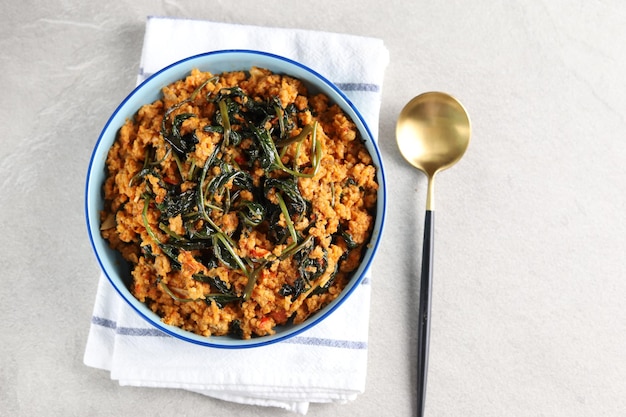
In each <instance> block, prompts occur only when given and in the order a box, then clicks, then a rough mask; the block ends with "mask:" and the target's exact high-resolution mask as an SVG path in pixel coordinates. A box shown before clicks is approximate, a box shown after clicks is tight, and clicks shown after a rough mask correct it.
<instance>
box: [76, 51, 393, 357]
mask: <svg viewBox="0 0 626 417" xmlns="http://www.w3.org/2000/svg"><path fill="white" fill-rule="evenodd" d="M252 66H257V67H261V68H266V69H269V70H270V71H272V72H275V73H280V74H287V75H290V76H293V77H295V78H298V79H300V80H301V81H303V82H304V83H305V84H306V85H307V87H308V88H309V92H310V93H317V92H322V93H324V94H326V95H327V96H328V97H329V98H330V100H331V101H332V102H335V103H337V104H339V106H340V107H341V108H342V109H343V111H344V112H345V113H346V114H347V115H348V116H350V118H351V119H352V120H353V121H354V123H355V124H356V126H357V128H358V130H359V132H360V134H361V137H362V138H363V139H364V140H365V144H366V147H367V150H368V151H369V153H370V155H371V156H372V159H373V161H374V165H375V166H376V167H377V181H378V184H379V191H378V204H377V207H376V220H375V224H374V229H373V234H372V237H371V240H370V244H369V245H368V247H367V250H366V251H365V254H364V257H363V260H362V262H361V265H360V266H359V268H358V269H357V270H356V271H355V273H354V276H353V277H352V279H351V280H350V282H349V284H348V285H347V287H346V288H345V289H344V290H343V291H342V293H341V294H340V295H339V296H338V297H337V298H336V299H335V300H334V301H333V302H332V303H330V304H329V305H328V306H326V307H325V308H323V309H322V310H320V311H319V312H318V313H317V314H315V315H314V316H312V317H310V318H309V319H308V320H306V321H305V322H304V323H301V324H299V325H285V326H279V327H277V328H276V334H274V335H272V336H264V337H257V338H253V339H250V340H240V339H236V338H233V337H230V336H213V337H204V336H200V335H197V334H194V333H191V332H188V331H185V330H182V329H180V328H178V327H174V326H170V325H167V324H165V323H163V322H162V321H161V319H160V318H159V317H158V316H157V315H156V314H155V313H153V312H152V311H151V310H150V309H149V308H148V307H147V306H146V305H145V304H143V303H141V302H139V301H138V300H137V299H136V298H135V297H134V296H133V295H132V294H131V293H130V291H129V289H128V284H127V283H129V282H130V272H129V268H128V266H127V263H126V261H124V260H123V258H122V257H121V256H120V254H119V253H118V252H117V251H114V250H112V249H111V248H110V247H109V245H108V242H107V241H105V240H104V239H103V238H102V236H101V234H100V216H99V213H100V211H101V210H102V208H103V196H102V184H103V182H104V179H105V176H106V170H105V161H106V157H107V153H108V152H109V148H110V147H111V145H112V144H113V142H114V141H115V139H116V135H117V132H118V130H119V128H120V127H121V126H122V125H123V124H124V122H125V121H126V119H127V118H131V117H132V116H133V115H134V114H135V113H136V112H137V110H138V109H139V108H140V107H141V106H142V105H144V104H148V103H152V102H154V101H155V100H157V99H159V98H160V97H161V88H162V87H164V86H166V85H168V84H171V83H173V82H174V81H176V80H179V79H182V78H184V77H185V76H186V75H188V74H189V72H190V71H191V70H192V69H193V68H198V69H200V70H201V71H210V72H212V73H214V74H217V73H222V72H227V71H237V70H247V69H249V68H250V67H252ZM85 211H86V216H87V229H88V232H89V237H90V239H91V243H92V246H93V250H94V252H95V254H96V257H97V259H98V262H99V263H100V266H101V268H102V270H103V271H104V273H105V275H106V276H107V278H108V279H109V281H110V282H111V284H112V285H113V287H115V289H116V290H117V292H118V293H119V295H120V296H121V297H122V298H123V299H124V300H125V301H126V302H127V303H128V304H129V305H130V306H131V307H132V308H133V309H134V310H135V311H136V312H137V314H139V315H140V316H141V317H143V318H144V319H145V320H147V321H148V322H149V323H151V324H152V325H153V326H154V327H156V328H158V329H160V330H161V331H163V332H165V333H167V334H169V335H171V336H174V337H176V338H179V339H182V340H185V341H188V342H192V343H196V344H200V345H204V346H210V347H219V348H246V347H255V346H263V345H267V344H270V343H274V342H278V341H281V340H285V339H287V338H289V337H292V336H294V335H296V334H298V333H300V332H302V331H304V330H306V329H308V328H311V327H312V326H315V325H316V324H317V323H319V322H320V321H321V320H323V319H324V318H326V317H327V316H328V315H330V314H331V313H332V312H333V311H335V310H336V309H337V308H338V307H339V306H340V305H341V304H342V303H343V302H344V301H345V300H346V299H347V298H348V297H349V296H350V294H352V292H353V291H354V289H355V288H356V287H357V286H358V285H359V284H360V283H361V281H362V280H363V277H364V275H365V273H366V272H367V270H368V268H369V267H370V264H371V263H372V259H373V257H374V254H375V253H376V250H377V248H378V243H379V241H380V238H381V234H382V229H383V223H384V218H385V211H386V188H385V176H384V171H383V166H382V161H381V157H380V153H379V150H378V148H377V146H376V143H375V142H374V140H373V138H372V134H371V132H370V130H369V128H368V127H367V125H366V123H365V121H364V120H363V118H362V116H361V115H360V114H359V111H358V110H357V108H356V107H355V106H354V105H353V104H352V103H351V102H350V100H349V99H348V98H347V97H346V96H345V95H344V94H343V93H342V92H341V91H340V90H339V88H337V87H336V86H335V85H334V84H333V83H331V82H330V81H329V80H327V79H326V78H324V77H323V76H322V75H320V74H318V73H317V72H315V71H313V70H311V69H310V68H307V67H306V66H304V65H302V64H300V63H298V62H295V61H292V60H290V59H287V58H284V57H280V56H277V55H272V54H268V53H264V52H258V51H248V50H225V51H215V52H209V53H205V54H201V55H196V56H192V57H189V58H186V59H183V60H181V61H179V62H176V63H174V64H172V65H170V66H168V67H166V68H164V69H162V70H161V71H159V72H157V73H155V74H154V75H152V76H151V77H149V78H148V79H147V80H145V81H144V82H143V83H142V84H141V85H139V86H138V87H137V88H135V89H134V90H133V91H132V92H131V93H130V94H129V95H128V96H127V97H126V98H125V99H124V101H122V103H121V104H120V105H119V106H118V108H117V109H116V110H115V111H114V112H113V115H112V116H111V117H110V118H109V120H108V121H107V123H106V125H105V126H104V129H103V130H102V133H101V134H100V137H99V138H98V141H97V142H96V145H95V148H94V151H93V154H92V157H91V161H90V163H89V169H88V172H87V183H86V190H85Z"/></svg>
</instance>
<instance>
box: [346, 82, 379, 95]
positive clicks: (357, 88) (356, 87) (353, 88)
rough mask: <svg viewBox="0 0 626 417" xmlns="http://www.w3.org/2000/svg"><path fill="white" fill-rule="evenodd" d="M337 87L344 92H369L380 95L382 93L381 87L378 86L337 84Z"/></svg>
mask: <svg viewBox="0 0 626 417" xmlns="http://www.w3.org/2000/svg"><path fill="white" fill-rule="evenodd" d="M335 85H336V86H337V87H339V88H340V89H342V90H343V91H369V92H372V93H378V92H379V91H380V86H379V85H377V84H367V83H337V84H335Z"/></svg>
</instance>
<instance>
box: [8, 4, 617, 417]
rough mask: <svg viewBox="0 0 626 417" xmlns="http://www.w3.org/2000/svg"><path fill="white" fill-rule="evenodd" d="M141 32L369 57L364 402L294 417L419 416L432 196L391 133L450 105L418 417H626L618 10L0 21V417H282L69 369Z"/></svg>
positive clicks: (27, 16)
mask: <svg viewBox="0 0 626 417" xmlns="http://www.w3.org/2000/svg"><path fill="white" fill-rule="evenodd" d="M149 15H159V16H177V17H189V18H195V19H207V20H213V21H221V22H232V23H242V24H253V25H261V26H277V27H287V28H303V29H318V30H324V31H331V32H342V33H351V34H356V35H364V36H370V37H377V38H381V39H383V40H384V42H385V45H386V46H387V48H388V49H389V52H390V64H389V66H388V68H387V71H386V77H385V83H384V87H383V100H382V110H381V115H380V129H379V144H380V148H381V151H382V154H383V158H384V160H385V166H386V169H387V176H388V179H389V180H390V181H389V213H388V222H387V229H386V231H385V235H384V239H383V242H382V244H381V247H380V251H379V255H378V258H377V259H376V261H375V262H374V265H373V279H372V302H371V303H372V304H371V317H370V338H369V346H368V352H369V366H368V379H367V386H366V390H365V393H363V394H362V395H360V396H359V397H358V399H357V400H356V401H354V402H351V403H349V404H345V405H312V406H311V408H310V410H309V413H308V415H310V416H327V415H333V416H337V417H344V416H359V417H362V416H411V415H414V412H415V404H414V400H413V398H414V397H413V392H414V391H415V389H416V388H415V387H416V383H415V375H416V371H415V364H416V360H415V354H416V336H415V327H416V317H415V316H416V310H417V302H416V299H417V277H418V270H419V264H418V262H419V257H420V253H421V236H422V230H423V211H424V210H423V208H424V204H425V202H424V200H425V184H426V183H425V178H424V177H423V176H422V175H421V174H419V173H418V172H416V171H414V170H413V169H412V168H411V167H410V166H409V165H408V164H406V163H405V162H404V161H403V160H402V158H401V156H400V154H399V152H398V150H397V148H396V143H395V137H394V129H395V120H396V117H397V115H398V113H399V112H400V109H401V108H402V106H403V105H404V103H405V102H407V101H408V100H409V99H410V98H411V97H412V96H414V95H416V94H418V93H420V92H424V91H429V90H444V91H448V92H450V93H452V94H454V95H455V96H457V97H458V98H459V99H460V100H461V101H462V102H463V103H464V105H465V106H466V107H467V108H468V109H469V111H470V114H471V118H472V122H473V139H472V143H471V145H470V148H469V150H468V152H467V154H466V156H465V157H464V159H463V160H462V161H461V162H460V163H459V164H458V165H457V166H456V167H455V168H454V169H452V170H450V171H446V172H444V173H442V174H440V176H438V179H437V224H436V253H435V283H434V293H433V314H432V323H433V328H432V340H431V350H430V352H431V354H430V373H429V382H428V399H427V415H428V416H439V417H442V416H455V417H456V416H464V417H470V416H476V417H491V416H493V417H502V416H507V417H529V416H551V417H553V416H562V417H583V416H584V417H586V416H611V417H613V416H615V417H617V416H623V415H625V414H626V396H625V395H624V393H625V392H626V303H625V302H624V295H625V294H626V280H625V279H624V278H625V276H626V261H625V259H626V258H625V254H626V238H625V235H626V221H625V213H626V191H625V190H626V163H625V162H624V158H625V157H626V140H625V139H624V130H625V129H626V123H625V115H626V96H625V95H624V90H625V89H626V81H625V80H626V78H625V76H624V74H626V43H625V42H624V39H626V25H624V22H625V21H626V4H624V3H623V2H619V1H583V0H573V1H565V0H557V1H551V2H544V1H539V0H530V1H526V2H486V1H485V2H472V3H471V4H470V3H467V2H461V1H457V0H451V1H447V2H426V1H417V2H411V1H408V0H390V1H385V2H377V1H372V0H365V1H358V2H357V1H354V0H353V1H347V2H335V1H327V0H320V1H316V2H310V1H290V2H287V1H278V2H266V3H259V2H253V1H248V0H246V1H241V2H226V1H214V2H197V1H183V0H172V1H162V2H152V1H147V0H133V1H116V2H109V3H107V4H104V3H95V2H80V1H72V0H68V1H59V0H51V1H48V2H43V3H42V2H33V1H21V2H17V1H15V0H9V1H8V2H4V3H3V4H2V5H1V6H0V20H1V22H0V80H1V81H2V93H1V94H0V104H1V109H2V111H1V112H0V126H2V133H1V134H0V141H1V145H2V146H0V207H1V210H0V225H1V228H0V235H1V236H2V238H1V239H0V264H1V265H2V272H1V274H0V276H1V279H2V285H0V340H1V342H0V415H2V416H5V415H6V416H87V415H88V416H114V415H115V416H120V415H133V416H136V417H140V416H156V415H164V416H165V415H185V416H231V417H232V416H248V415H256V416H275V415H290V414H289V413H287V412H282V411H277V410H274V409H265V408H255V407H251V406H244V405H236V404H231V403H228V402H223V401H219V400H214V399H210V398H206V397H204V396H201V395H198V394H194V393H190V392H185V391H179V390H158V389H148V388H131V387H120V386H119V385H118V384H117V382H115V381H111V380H110V377H109V375H108V373H107V372H104V371H99V370H96V369H92V368H89V367H86V366H85V365H83V361H82V359H83V353H84V348H85V342H86V338H87V333H88V330H89V323H90V317H91V312H92V307H93V301H94V296H95V292H96V285H97V278H98V273H99V269H98V264H97V262H96V259H95V257H94V256H93V254H92V251H91V247H90V245H89V241H88V237H87V233H86V227H85V222H84V214H83V190H84V184H85V173H86V170H87V164H88V162H89V157H90V155H91V151H92V148H93V145H94V143H95V141H96V139H97V137H98V134H99V132H100V130H101V129H102V127H103V125H104V123H105V122H106V120H107V118H108V117H109V115H110V113H111V112H112V111H113V110H114V109H115V107H116V106H117V104H118V103H119V102H120V101H121V100H122V99H123V98H124V96H125V95H126V94H127V93H128V92H129V91H130V90H131V89H132V88H133V87H134V85H135V82H136V74H137V70H138V65H139V57H140V53H141V47H142V41H143V33H144V26H145V22H146V17H147V16H149Z"/></svg>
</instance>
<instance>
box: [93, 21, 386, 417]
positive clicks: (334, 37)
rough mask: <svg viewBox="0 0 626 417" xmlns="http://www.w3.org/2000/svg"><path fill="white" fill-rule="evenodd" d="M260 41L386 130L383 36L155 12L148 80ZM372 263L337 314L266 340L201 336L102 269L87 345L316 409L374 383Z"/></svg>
mask: <svg viewBox="0 0 626 417" xmlns="http://www.w3.org/2000/svg"><path fill="white" fill-rule="evenodd" d="M219 49H255V50H260V51H265V52H270V53H274V54H278V55H282V56H285V57H287V58H291V59H294V60H297V61H299V62H301V63H303V64H304V65H307V66H309V67H310V68H312V69H314V70H315V71H317V72H319V73H321V74H323V75H324V76H326V77H327V78H328V79H329V80H331V81H332V82H334V83H335V84H336V85H337V86H338V87H339V88H340V89H342V90H343V92H344V93H345V94H346V96H348V98H350V100H351V101H352V102H353V103H354V104H355V105H356V106H357V107H358V108H359V110H360V112H361V114H362V116H363V118H364V119H365V121H366V122H367V123H368V125H369V127H370V130H371V131H372V133H373V134H374V135H375V136H376V135H377V132H378V116H379V110H380V100H381V92H382V83H383V78H384V71H385V68H386V66H387V64H388V61H389V54H388V51H387V49H386V48H385V46H384V44H383V42H382V41H381V40H379V39H374V38H366V37H359V36H353V35H345V34H335V33H327V32H319V31H307V30H301V29H279V28H267V27H255V26H244V25H236V24H226V23H216V22H208V21H201V20H190V19H175V18H164V17H149V18H148V20H147V22H146V32H145V38H144V45H143V51H142V55H141V65H140V71H139V75H138V82H141V81H143V80H144V79H145V78H147V77H148V76H150V75H151V74H153V73H154V72H156V71H158V70H160V69H161V68H163V67H165V66H167V65H169V64H171V63H173V62H175V61H178V60H180V59H183V58H186V57H188V56H191V55H195V54H198V53H202V52H207V51H211V50H219ZM370 290H371V287H370V276H369V272H368V275H367V276H366V278H365V279H364V280H363V282H362V284H361V285H359V287H358V288H357V289H356V290H355V291H354V293H353V294H352V295H351V296H350V297H349V298H348V299H347V300H346V301H345V302H344V304H343V305H341V306H340V307H339V308H338V309H337V310H336V311H335V312H334V313H333V314H332V315H330V316H329V317H327V318H326V319H324V320H323V321H322V322H321V323H319V324H318V325H317V326H315V327H314V328H312V329H310V330H308V331H306V332H303V333H301V334H300V335H298V336H295V337H293V338H291V339H288V340H285V341H282V342H279V343H275V344H272V345H269V346H263V347H258V348H251V349H243V350H231V349H216V348H209V347H204V346H198V345H195V344H192V343H188V342H184V341H180V340H178V339H176V338H174V337H171V336H168V335H166V334H164V333H162V332H161V331H160V330H158V329H156V328H154V327H152V326H151V325H150V324H149V323H147V322H146V321H144V320H143V319H142V318H140V317H139V316H138V315H137V314H136V313H135V312H134V311H133V310H132V309H131V308H130V307H129V306H128V305H127V304H126V303H125V302H124V301H123V300H122V299H121V298H120V297H119V296H118V295H117V293H116V292H115V290H114V289H113V287H112V286H111V284H110V283H109V281H108V280H107V278H106V277H105V276H104V275H101V276H100V278H99V283H98V290H97V294H96V300H95V306H94V310H93V315H92V319H91V326H90V330H89V336H88V340H87V345H86V349H85V354H84V363H85V364H86V365H87V366H91V367H95V368H100V369H104V370H107V371H110V374H111V378H112V379H113V380H117V381H119V383H120V385H130V386H141V387H161V388H180V389H185V390H189V391H194V392H197V393H200V394H204V395H207V396H210V397H213V398H218V399H221V400H226V401H233V402H237V403H242V404H251V405H262V406H272V407H280V408H283V409H287V410H291V411H294V412H297V413H300V414H306V412H307V410H308V407H309V404H310V403H315V402H319V403H326V402H337V403H344V402H347V401H351V400H354V399H355V398H356V397H357V395H358V394H360V393H362V392H363V391H364V389H365V381H366V372H367V340H368V321H369V303H370Z"/></svg>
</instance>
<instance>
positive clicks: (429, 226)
mask: <svg viewBox="0 0 626 417" xmlns="http://www.w3.org/2000/svg"><path fill="white" fill-rule="evenodd" d="M470 135H471V123H470V120H469V116H468V115H467V112H466V111H465V108H464V107H463V105H462V104H461V103H459V101H457V100H456V99H455V98H454V97H451V96H449V95H448V94H445V93H440V92H430V93H424V94H420V95H419V96H417V97H415V98H414V99H412V100H411V101H409V102H408V103H407V105H406V106H404V108H403V109H402V111H401V112H400V115H399V116H398V123H397V125H396V139H397V141H398V147H399V148H400V152H401V153H402V156H404V158H405V159H406V160H407V161H408V162H409V163H410V164H411V165H413V166H414V167H415V168H417V169H419V170H421V171H422V172H424V174H426V176H427V177H428V191H427V194H426V216H425V220H424V246H423V248H422V275H421V279H420V289H419V294H420V298H419V308H418V311H419V315H418V318H419V319H418V322H417V323H418V324H417V331H418V336H417V354H418V357H417V390H418V391H417V410H418V417H421V416H423V415H424V405H425V398H426V374H427V372H428V346H429V337H430V304H431V287H432V279H433V269H432V267H433V245H434V229H435V216H434V210H435V200H434V194H435V191H434V180H435V175H436V174H437V173H438V172H439V171H442V170H444V169H446V168H449V167H451V166H452V165H454V164H455V163H456V162H458V160H459V159H461V157H462V156H463V154H464V153H465V150H466V149H467V146H468V145H469V142H470Z"/></svg>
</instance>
